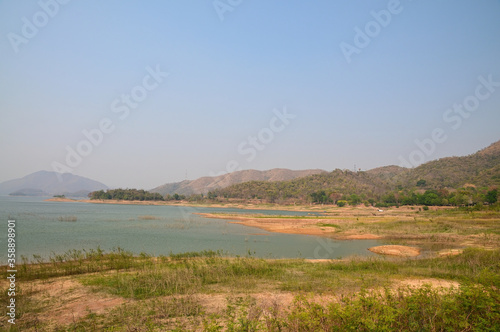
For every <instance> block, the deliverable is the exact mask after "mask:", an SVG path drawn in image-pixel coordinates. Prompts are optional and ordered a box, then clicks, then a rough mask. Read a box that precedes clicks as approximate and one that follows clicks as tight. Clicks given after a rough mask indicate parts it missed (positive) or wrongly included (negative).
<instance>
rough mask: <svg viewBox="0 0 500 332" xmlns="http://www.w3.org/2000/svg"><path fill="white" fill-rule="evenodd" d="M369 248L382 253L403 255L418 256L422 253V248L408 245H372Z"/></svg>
mask: <svg viewBox="0 0 500 332" xmlns="http://www.w3.org/2000/svg"><path fill="white" fill-rule="evenodd" d="M368 250H370V251H371V252H374V253H376V254H380V255H391V256H402V257H416V256H418V255H420V249H419V248H414V247H407V246H396V245H387V246H377V247H371V248H369V249H368Z"/></svg>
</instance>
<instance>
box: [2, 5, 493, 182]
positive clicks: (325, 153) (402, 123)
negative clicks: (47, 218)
mask: <svg viewBox="0 0 500 332" xmlns="http://www.w3.org/2000/svg"><path fill="white" fill-rule="evenodd" d="M0 35H1V39H0V56H1V59H0V60H1V61H0V112H1V122H0V135H1V136H0V137H1V139H0V153H1V156H2V161H1V163H0V181H5V180H9V179H12V178H16V177H22V176H24V175H27V174H29V173H32V172H35V171H38V170H42V169H44V170H53V169H58V170H61V171H71V172H72V173H74V174H77V175H81V176H86V177H90V178H92V179H95V180H98V181H102V182H104V183H105V184H107V185H108V186H112V187H116V186H122V187H139V188H145V189H150V188H152V187H155V186H157V185H161V184H163V183H167V182H174V181H181V180H184V179H185V178H186V175H187V178H188V179H195V178H198V177H201V176H207V175H213V174H217V173H220V172H224V171H226V170H235V169H239V168H241V169H260V170H265V169H271V168H275V167H282V168H291V169H307V168H321V169H325V170H333V169H335V168H347V169H352V168H353V167H354V165H356V166H357V167H358V168H361V169H363V170H366V169H370V168H374V167H378V166H383V165H389V164H396V165H402V164H405V161H406V164H407V165H410V166H411V165H416V164H419V163H421V162H422V161H428V160H432V159H437V158H441V157H444V156H452V155H467V154H470V153H473V152H475V151H476V150H478V149H481V148H483V147H486V146H487V145H489V144H490V143H492V142H494V141H497V140H499V139H500V125H499V124H500V1H498V0H482V1H472V0H468V1H463V0H440V1H435V0H428V1H426V0H418V1H415V0H414V1H410V0H401V1H395V0H391V1H334V0H328V1H327V0H324V1H311V2H308V1H298V0H289V1H269V0H267V1H264V0H252V1H250V0H242V1H238V0H220V1H212V0H204V1H200V0H198V1H187V0H182V1H181V0H178V1H82V0H72V1H67V0H65V1H63V0H60V2H56V0H41V1H38V2H37V1H27V0H26V1H15V0H3V1H0Z"/></svg>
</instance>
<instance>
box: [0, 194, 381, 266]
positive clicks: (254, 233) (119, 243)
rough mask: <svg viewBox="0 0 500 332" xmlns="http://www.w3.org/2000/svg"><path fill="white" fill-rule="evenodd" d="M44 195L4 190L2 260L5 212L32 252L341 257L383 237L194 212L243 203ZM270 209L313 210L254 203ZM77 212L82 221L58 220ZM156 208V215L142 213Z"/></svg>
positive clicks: (19, 244) (1, 260) (24, 249)
mask: <svg viewBox="0 0 500 332" xmlns="http://www.w3.org/2000/svg"><path fill="white" fill-rule="evenodd" d="M44 199H46V198H40V197H9V196H0V220H1V223H0V225H1V226H0V232H1V234H0V264H5V263H6V257H7V256H6V254H7V243H6V240H7V220H8V219H9V218H10V219H15V220H16V235H17V237H16V250H17V254H18V256H17V257H18V259H19V258H20V255H24V256H26V257H28V258H30V259H31V258H32V257H33V254H37V255H41V256H42V257H45V258H47V257H49V255H50V254H51V253H56V254H61V253H64V252H66V251H68V250H70V249H96V248H97V247H98V246H100V247H101V249H103V250H106V251H109V250H112V249H113V248H116V247H120V248H122V249H125V250H129V251H132V252H133V253H136V254H139V253H141V252H145V253H148V254H151V255H168V254H169V253H170V252H173V253H181V252H187V251H201V250H222V251H224V252H226V253H227V254H228V255H231V256H235V255H241V256H246V255H248V254H249V253H251V254H252V255H253V256H257V257H273V258H297V257H302V258H339V257H346V256H350V255H364V256H367V255H373V254H372V253H371V252H370V251H368V250H367V248H369V247H372V246H375V245H380V244H382V243H381V242H380V241H377V240H354V241H334V240H330V239H326V238H321V237H316V236H309V235H294V234H279V233H270V232H267V231H264V230H261V229H257V228H253V227H247V226H243V225H237V224H231V223H229V222H228V220H219V219H207V218H203V217H201V216H198V215H195V214H193V213H215V212H225V213H244V212H247V213H248V211H245V210H240V209H224V208H191V207H181V206H141V205H113V204H88V203H78V202H75V203H66V202H45V201H44ZM252 213H262V214H269V215H273V214H274V215H299V216H300V215H306V214H307V212H289V211H267V210H252ZM65 216H75V217H76V218H77V221H76V222H67V221H59V219H60V218H61V217H65ZM144 216H154V218H155V219H154V220H143V219H144V218H141V217H144Z"/></svg>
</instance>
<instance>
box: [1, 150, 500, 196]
mask: <svg viewBox="0 0 500 332" xmlns="http://www.w3.org/2000/svg"><path fill="white" fill-rule="evenodd" d="M59 176H60V178H61V181H60V180H59V178H58V175H57V173H55V172H48V171H39V172H35V173H32V174H29V175H27V176H25V177H23V178H19V179H14V180H10V181H5V182H3V183H0V195H9V194H15V195H29V196H51V195H66V196H69V197H85V196H86V195H87V194H88V193H89V192H92V191H97V190H105V189H108V187H107V186H106V185H105V184H103V183H101V182H98V181H94V180H91V179H88V178H85V177H82V176H78V175H73V174H69V173H66V174H60V175H59ZM419 180H425V182H426V187H427V188H460V187H464V186H478V187H494V186H500V141H498V142H495V143H493V144H491V145H490V146H488V147H487V148H484V149H482V150H480V151H478V152H477V153H474V154H472V155H469V156H464V157H447V158H442V159H439V160H434V161H430V162H427V163H425V164H422V165H420V166H418V167H415V168H412V169H407V168H403V167H399V166H384V167H379V168H375V169H372V170H368V171H364V172H351V171H342V170H339V169H336V170H334V171H332V172H327V171H324V170H319V169H311V170H289V169H283V168H276V169H271V170H267V171H258V170H243V171H237V172H233V173H229V174H224V175H220V176H216V177H202V178H199V179H196V180H185V181H181V182H176V183H167V184H163V185H161V186H158V187H156V188H153V189H151V190H150V192H154V193H160V194H161V195H167V194H171V195H172V194H175V193H177V194H180V195H186V196H188V195H191V194H206V193H208V192H209V191H219V192H220V191H221V190H222V189H223V191H222V192H220V193H221V194H225V195H232V196H237V197H254V196H256V195H257V196H258V195H263V193H264V192H273V191H276V192H279V191H280V190H282V189H280V186H291V187H293V188H294V189H293V191H292V192H293V193H299V192H301V191H303V194H304V195H307V194H308V193H310V192H313V191H315V190H322V189H329V190H335V191H336V192H338V193H355V192H367V193H373V194H375V195H377V194H382V193H384V192H387V191H390V190H394V189H395V188H414V187H415V185H416V183H417V181H419Z"/></svg>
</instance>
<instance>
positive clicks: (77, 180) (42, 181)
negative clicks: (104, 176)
mask: <svg viewBox="0 0 500 332" xmlns="http://www.w3.org/2000/svg"><path fill="white" fill-rule="evenodd" d="M59 176H60V179H59V178H58V173H56V172H48V171H39V172H35V173H32V174H29V175H26V176H25V177H23V178H19V179H14V180H10V181H5V182H2V183H0V195H8V194H11V193H17V194H24V195H61V194H71V193H76V192H79V194H80V195H83V194H84V193H86V192H87V193H88V192H91V191H95V190H101V189H107V188H108V187H107V186H106V185H105V184H103V183H101V182H98V181H94V180H91V179H88V178H85V177H82V176H78V175H73V174H69V173H65V174H59Z"/></svg>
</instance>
